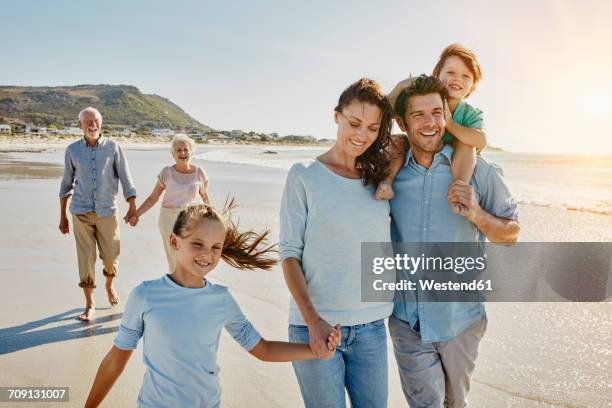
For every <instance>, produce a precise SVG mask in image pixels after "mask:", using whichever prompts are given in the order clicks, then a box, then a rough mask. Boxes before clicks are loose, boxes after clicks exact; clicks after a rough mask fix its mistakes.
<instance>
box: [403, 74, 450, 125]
mask: <svg viewBox="0 0 612 408" xmlns="http://www.w3.org/2000/svg"><path fill="white" fill-rule="evenodd" d="M432 93H437V94H439V95H440V98H442V100H445V99H446V95H447V91H446V88H445V87H444V85H443V84H442V82H441V81H440V80H439V79H438V78H436V77H435V76H433V75H425V74H423V75H421V76H419V77H418V78H416V79H415V80H414V81H412V83H411V84H410V86H408V87H407V88H404V89H403V90H402V91H401V92H400V94H399V96H398V97H397V100H396V101H395V106H394V107H393V108H394V110H395V115H397V116H398V117H399V118H400V119H401V120H402V121H403V120H404V116H405V115H406V108H407V107H408V99H410V98H411V97H413V96H420V95H429V94H432Z"/></svg>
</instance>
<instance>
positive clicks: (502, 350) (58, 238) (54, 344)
mask: <svg viewBox="0 0 612 408" xmlns="http://www.w3.org/2000/svg"><path fill="white" fill-rule="evenodd" d="M21 147H32V146H21ZM126 147H127V148H128V153H127V154H128V158H129V160H130V165H131V168H132V173H133V175H134V178H135V182H136V186H137V188H138V191H139V202H140V201H141V200H142V199H144V198H145V197H146V195H147V194H148V193H149V192H150V190H151V189H152V187H153V184H154V182H155V176H156V174H157V173H158V172H159V170H160V169H161V168H162V167H163V166H164V165H166V164H167V163H168V162H169V160H171V159H170V157H169V155H168V153H167V151H166V148H167V147H159V146H157V147H154V146H149V147H147V148H146V149H143V146H141V145H132V146H129V145H128V146H126ZM41 148H44V149H46V151H44V152H42V153H28V152H22V153H1V154H0V190H1V191H2V201H1V204H0V205H1V210H0V211H1V212H2V214H3V215H2V218H1V221H0V226H1V228H2V231H3V233H2V235H1V236H0V253H1V254H2V264H1V266H0V273H1V276H2V285H1V286H0V299H2V305H1V306H2V307H0V386H69V387H70V403H66V404H48V406H60V405H61V406H82V404H83V402H84V400H85V398H86V396H87V393H88V391H89V388H90V386H91V383H92V381H93V378H94V376H95V372H96V370H97V367H98V365H99V363H100V361H101V359H102V358H103V357H104V355H105V353H106V352H107V351H108V350H109V348H110V347H111V344H112V341H113V338H114V335H115V333H116V330H117V326H118V325H119V322H120V319H121V314H122V308H123V304H122V305H121V306H119V307H115V308H112V309H111V308H109V307H108V306H107V301H106V297H105V293H104V291H103V289H102V288H101V287H100V288H99V289H98V290H97V291H96V301H97V305H98V307H100V308H101V309H99V310H98V314H97V319H96V321H95V322H94V323H90V324H84V323H81V322H78V321H77V320H75V317H76V315H77V314H78V313H79V311H80V310H82V309H80V308H81V307H82V304H83V298H82V292H81V291H80V289H79V288H78V287H77V280H78V273H77V270H76V254H75V246H74V238H73V237H72V235H69V236H62V235H61V234H60V233H59V231H58V229H57V225H58V222H59V208H58V198H57V193H58V189H59V181H60V180H59V177H60V176H61V167H59V163H61V160H62V154H63V148H62V146H61V145H60V146H58V145H56V144H52V145H45V146H41ZM159 149H161V150H162V151H159ZM7 150H16V146H9V145H2V144H0V152H1V151H5V152H6V151H7ZM25 150H27V149H25ZM45 162H47V163H51V164H41V163H45ZM206 169H207V172H208V174H209V177H210V179H211V180H212V182H211V196H212V197H213V201H214V202H215V203H217V204H221V203H222V202H223V201H224V198H225V197H226V195H228V194H232V195H235V196H236V197H237V198H238V199H239V202H240V205H241V207H240V209H239V211H238V215H239V216H240V217H241V223H242V225H244V226H245V227H255V228H263V227H265V226H270V227H271V228H272V236H277V234H278V220H277V214H278V205H279V203H280V195H281V190H282V184H283V181H284V176H285V173H284V172H283V171H280V170H273V169H264V168H254V167H248V166H241V165H229V164H219V163H208V164H206ZM120 212H121V214H123V213H124V212H125V206H124V204H121V209H120ZM521 224H522V235H521V240H522V241H612V228H611V227H612V217H609V216H608V217H606V216H600V215H594V214H586V213H579V212H569V211H564V210H557V209H551V208H536V207H522V208H521ZM121 238H122V242H121V245H122V254H121V257H120V276H119V278H118V279H117V289H118V292H119V294H120V296H121V297H122V300H124V301H125V300H126V299H127V295H128V294H129V292H130V290H131V288H133V287H134V286H135V285H136V284H138V283H139V282H141V281H142V280H145V279H155V278H157V277H159V276H161V274H163V273H164V272H165V258H164V255H163V250H162V247H161V241H160V238H159V234H158V231H157V209H153V210H151V212H150V213H148V214H146V215H145V216H144V217H143V218H142V219H141V223H140V224H139V226H138V227H136V228H129V227H127V226H122V228H121ZM98 271H100V268H98ZM212 278H213V280H216V281H218V282H221V283H223V284H226V285H228V286H229V287H230V290H231V291H232V292H233V294H234V296H235V297H236V299H237V301H238V302H239V304H240V305H241V307H242V309H243V311H244V312H245V314H246V315H247V317H249V318H250V319H251V321H252V322H253V323H254V324H255V326H256V327H257V328H258V329H259V330H260V332H261V333H262V334H263V335H264V336H265V337H266V338H270V339H286V338H287V327H286V321H287V306H288V296H289V295H288V292H287V290H286V289H285V286H284V283H283V278H282V274H281V272H280V270H279V269H278V268H277V269H275V270H273V271H271V272H240V271H235V270H232V269H231V268H229V267H227V266H222V267H220V268H218V270H216V271H215V272H213V274H212ZM102 282H103V280H102V276H101V274H99V276H98V284H99V285H100V284H102ZM488 311H489V329H488V332H487V334H486V336H485V338H484V340H483V342H482V346H481V353H480V358H479V360H478V364H477V366H478V367H477V371H476V373H475V376H474V381H473V390H472V393H471V396H470V397H471V398H470V400H471V404H472V406H474V407H514V406H517V407H523V406H524V407H549V406H559V407H587V406H592V407H602V406H606V405H608V406H609V404H612V397H611V396H610V393H609V390H610V387H611V386H612V380H611V378H610V372H611V367H610V366H611V362H612V345H611V344H610V338H611V335H612V323H611V319H610V316H611V312H612V304H611V303H597V304H576V303H566V304H558V303H554V304H553V303H542V304H534V303H529V304H525V303H507V304H491V305H489V306H488ZM389 351H390V360H389V367H390V400H389V406H390V407H400V406H405V402H404V400H403V396H402V394H401V389H400V386H399V380H398V376H397V373H396V369H395V362H394V359H393V357H392V353H391V345H389ZM219 365H220V366H221V383H222V387H223V402H224V403H223V405H224V406H226V407H262V408H263V407H265V408H271V407H299V406H302V404H301V398H300V394H299V389H298V386H297V382H296V380H295V377H294V375H293V371H292V369H291V365H290V364H272V363H263V362H260V361H257V360H256V359H254V358H252V357H250V356H249V355H248V354H247V353H246V352H245V351H243V350H242V349H241V348H240V347H239V346H238V345H237V344H236V343H235V342H234V341H233V340H231V339H230V338H229V336H228V335H227V334H225V333H224V334H223V335H222V338H221V345H220V351H219ZM143 373H144V366H143V364H142V352H141V349H139V350H138V351H137V352H136V353H135V354H134V357H133V358H132V360H131V361H130V363H129V365H128V367H127V369H126V371H125V372H124V373H123V375H122V376H121V378H120V379H119V381H118V382H117V384H116V385H115V386H114V388H113V390H112V391H111V393H110V394H109V396H108V397H107V399H106V400H105V403H104V406H108V407H125V406H134V405H135V401H136V398H137V394H138V389H139V387H140V384H141V381H142V376H143ZM0 405H2V406H4V405H7V404H6V403H5V404H4V405H3V403H0ZM7 406H8V405H7ZM16 406H24V405H16ZM36 406H45V404H36Z"/></svg>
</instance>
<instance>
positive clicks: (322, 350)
mask: <svg viewBox="0 0 612 408" xmlns="http://www.w3.org/2000/svg"><path fill="white" fill-rule="evenodd" d="M333 332H334V327H332V326H331V325H330V324H329V323H327V322H326V321H325V320H323V319H321V318H319V319H317V320H315V321H314V322H313V323H311V324H309V325H308V343H309V345H310V349H311V350H312V352H313V353H314V354H315V356H316V357H317V358H321V359H326V358H330V357H331V356H332V354H333V353H332V352H331V351H330V350H329V349H328V348H327V343H328V339H329V336H330V334H332V333H333Z"/></svg>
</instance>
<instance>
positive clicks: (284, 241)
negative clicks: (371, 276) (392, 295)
mask: <svg viewBox="0 0 612 408" xmlns="http://www.w3.org/2000/svg"><path fill="white" fill-rule="evenodd" d="M390 240H391V232H390V217H389V203H388V202H387V201H379V200H375V199H374V188H373V187H372V186H368V187H364V185H363V183H362V181H361V180H354V179H349V178H345V177H342V176H339V175H337V174H336V173H334V172H333V171H331V170H330V169H329V168H327V167H326V166H325V165H324V164H323V163H321V162H320V161H319V160H313V161H310V162H307V163H297V164H295V165H293V167H292V168H291V170H289V174H288V175H287V182H286V184H285V191H284V193H283V200H282V203H281V211H280V243H279V247H280V257H281V259H287V258H295V259H297V260H298V261H300V262H301V265H302V269H303V271H304V275H305V277H306V284H307V286H308V293H309V295H310V298H311V301H312V303H313V305H314V307H315V309H316V311H317V313H319V315H321V317H322V318H323V319H325V320H326V321H327V322H328V323H330V324H332V325H335V324H337V323H339V324H340V325H342V326H353V325H356V324H364V323H369V322H372V321H375V320H379V319H384V318H386V317H388V316H389V315H390V314H391V312H392V310H393V303H392V302H362V301H361V243H362V242H389V241H390ZM289 323H290V324H295V325H304V324H305V322H304V318H303V317H302V314H301V313H300V310H299V309H298V307H297V305H296V303H295V301H294V300H293V298H292V299H291V303H290V305H289Z"/></svg>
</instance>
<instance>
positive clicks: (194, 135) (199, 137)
mask: <svg viewBox="0 0 612 408" xmlns="http://www.w3.org/2000/svg"><path fill="white" fill-rule="evenodd" d="M187 136H189V137H190V138H192V139H193V140H195V141H198V142H205V141H207V140H208V138H207V137H206V135H204V134H202V133H190V134H188V135H187Z"/></svg>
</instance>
